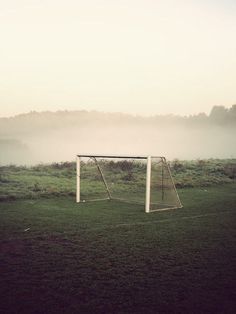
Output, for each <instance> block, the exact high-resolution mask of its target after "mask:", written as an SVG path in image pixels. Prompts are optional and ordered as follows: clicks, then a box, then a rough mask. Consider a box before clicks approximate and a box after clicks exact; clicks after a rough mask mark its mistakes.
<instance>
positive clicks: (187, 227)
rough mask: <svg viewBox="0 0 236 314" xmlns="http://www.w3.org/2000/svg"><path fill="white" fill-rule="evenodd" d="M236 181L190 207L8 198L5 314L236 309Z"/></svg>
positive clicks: (187, 193) (3, 225) (196, 193)
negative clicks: (154, 208)
mask: <svg viewBox="0 0 236 314" xmlns="http://www.w3.org/2000/svg"><path fill="white" fill-rule="evenodd" d="M235 188H236V185H235V184H228V185H224V186H215V187H209V188H207V189H206V188H192V189H182V190H180V197H181V200H182V202H183V204H184V208H182V209H178V210H172V211H166V212H159V213H150V214H145V213H144V209H143V206H137V205H134V204H133V205H132V204H127V203H126V204H124V203H119V202H113V201H107V202H99V203H82V204H79V205H78V204H76V203H75V201H74V198H73V197H68V196H67V197H54V198H49V199H45V198H44V199H31V200H30V199H26V200H17V201H12V202H2V203H0V239H1V241H0V248H1V260H0V263H1V265H0V267H1V273H2V275H1V285H0V310H1V312H2V313H234V312H235V305H236V304H235V299H236V298H235V288H236V285H235V262H236V252H235V247H236V246H235V244H236V243H235V235H236V233H235V230H236V228H235V227H236V226H235V210H236V208H235V204H236V194H235Z"/></svg>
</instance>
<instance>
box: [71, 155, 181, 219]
mask: <svg viewBox="0 0 236 314" xmlns="http://www.w3.org/2000/svg"><path fill="white" fill-rule="evenodd" d="M81 158H93V159H94V160H95V162H97V161H96V158H111V159H112V158H114V159H143V160H146V161H147V164H146V193H145V212H146V213H149V212H150V211H151V210H150V194H151V165H152V158H160V159H161V160H162V161H164V162H165V165H166V166H167V170H168V174H169V177H170V179H171V182H172V185H173V188H174V190H175V193H176V197H177V200H178V203H179V206H175V207H174V206H172V207H168V206H167V207H166V208H162V209H156V210H152V211H163V210H168V209H175V208H181V207H183V206H182V204H181V201H180V199H179V195H178V193H177V190H176V187H175V184H174V180H173V177H172V175H171V171H170V167H169V165H168V163H167V162H166V158H165V157H163V156H151V155H147V156H145V155H143V156H128V155H92V154H79V155H77V156H76V202H77V203H80V202H81V201H82V200H81V196H80V172H81V171H80V167H81ZM98 170H99V172H100V175H101V178H102V180H103V183H104V186H105V188H106V191H107V194H108V197H107V199H108V200H111V199H112V196H111V194H110V191H109V187H108V185H107V183H106V179H105V178H104V175H103V173H102V170H101V169H100V167H99V166H98Z"/></svg>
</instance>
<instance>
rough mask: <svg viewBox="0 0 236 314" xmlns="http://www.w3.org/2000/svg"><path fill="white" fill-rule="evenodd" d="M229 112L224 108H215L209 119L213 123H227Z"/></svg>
mask: <svg viewBox="0 0 236 314" xmlns="http://www.w3.org/2000/svg"><path fill="white" fill-rule="evenodd" d="M228 111H229V110H228V109H227V108H225V107H224V106H214V107H213V108H212V110H211V113H210V116H209V117H210V119H211V120H212V121H213V122H216V123H220V124H222V123H226V122H227V121H228Z"/></svg>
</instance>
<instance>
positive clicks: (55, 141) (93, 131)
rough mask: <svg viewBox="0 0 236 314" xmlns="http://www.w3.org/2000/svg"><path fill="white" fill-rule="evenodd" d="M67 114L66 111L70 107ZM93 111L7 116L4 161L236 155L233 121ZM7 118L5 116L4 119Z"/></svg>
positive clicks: (0, 144)
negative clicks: (75, 115)
mask: <svg viewBox="0 0 236 314" xmlns="http://www.w3.org/2000/svg"><path fill="white" fill-rule="evenodd" d="M66 114H67V116H68V112H67V113H66ZM29 115H30V114H29ZM55 115H56V113H55ZM90 115H91V119H89V120H86V121H84V120H83V121H84V122H83V123H82V122H81V121H82V120H81V119H80V121H79V123H61V124H60V123H58V121H57V119H55V121H57V122H56V126H55V124H53V123H52V124H51V125H50V123H48V117H47V119H46V118H45V120H44V119H42V116H40V117H41V118H40V119H41V122H40V123H39V122H38V125H37V127H35V123H29V121H33V119H32V117H30V116H27V121H28V125H27V123H26V120H25V118H26V117H24V119H23V118H22V117H21V120H22V121H21V122H22V123H19V119H18V120H17V119H16V118H15V120H14V118H12V119H13V122H15V123H12V120H10V121H9V120H8V121H7V122H8V129H7V131H6V129H5V128H2V129H1V131H2V132H1V133H2V134H1V138H0V149H1V150H0V162H1V164H3V165H4V164H23V165H32V164H37V163H51V162H61V161H73V160H75V157H76V155H77V154H112V155H114V154H117V155H122V154H125V155H155V156H166V157H167V159H169V160H172V159H175V158H178V159H206V158H235V157H236V141H235V130H236V127H235V124H234V123H231V124H230V125H229V124H226V125H225V124H224V125H222V124H221V125H217V124H215V123H213V124H209V123H208V122H207V123H199V121H198V123H197V124H196V123H195V124H193V123H189V119H187V120H186V119H185V120H184V121H185V122H184V123H182V120H181V121H179V120H178V119H179V118H178V119H176V118H175V119H174V121H173V117H172V118H171V119H167V121H165V122H163V121H162V123H160V117H159V118H158V119H153V118H152V119H147V118H145V119H142V118H141V117H129V116H125V117H123V116H119V119H118V118H117V116H114V114H111V115H107V114H101V113H98V114H96V113H93V114H89V113H87V116H88V117H90ZM36 117H37V118H36V120H37V121H39V120H40V119H39V117H38V116H37V115H36ZM101 117H102V119H101ZM104 117H105V119H104ZM54 118H55V117H54ZM61 119H63V114H62V113H60V119H59V120H60V121H62V120H61ZM36 120H35V119H34V122H35V121H36ZM162 120H163V119H162ZM177 120H178V121H177ZM17 121H18V122H17ZM42 121H44V122H45V123H44V124H43V125H44V127H42V125H41V123H42ZM158 121H159V122H158ZM176 121H177V122H176ZM186 121H188V123H186ZM7 122H6V120H4V121H2V123H3V124H4V123H5V125H6V123H7ZM67 122H68V121H67ZM3 124H2V125H3ZM11 125H14V127H11ZM3 130H4V132H3ZM3 133H5V134H3Z"/></svg>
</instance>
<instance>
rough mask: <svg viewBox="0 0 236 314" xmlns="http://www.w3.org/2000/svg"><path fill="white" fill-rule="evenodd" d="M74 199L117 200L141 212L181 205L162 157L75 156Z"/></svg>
mask: <svg viewBox="0 0 236 314" xmlns="http://www.w3.org/2000/svg"><path fill="white" fill-rule="evenodd" d="M76 170H77V176H76V177H77V189H76V201H77V202H78V203H79V202H87V201H99V200H119V201H124V202H130V203H138V204H143V205H144V206H145V212H146V213H149V212H152V211H161V210H167V209H174V208H181V207H182V204H181V201H180V199H179V196H178V193H177V190H176V188H175V184H174V181H173V178H172V175H171V171H170V167H169V165H168V163H167V162H166V158H165V157H156V156H112V155H108V156H105V155H77V158H76Z"/></svg>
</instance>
